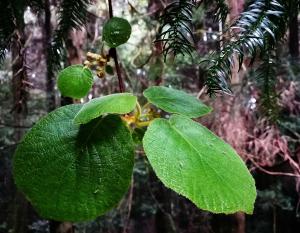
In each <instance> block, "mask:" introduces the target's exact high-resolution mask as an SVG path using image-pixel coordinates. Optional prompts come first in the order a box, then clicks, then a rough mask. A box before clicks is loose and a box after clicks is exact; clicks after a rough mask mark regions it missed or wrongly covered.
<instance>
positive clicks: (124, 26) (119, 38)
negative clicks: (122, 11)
mask: <svg viewBox="0 0 300 233" xmlns="http://www.w3.org/2000/svg"><path fill="white" fill-rule="evenodd" d="M130 34H131V26H130V24H129V22H128V21H127V20H126V19H123V18H119V17H112V18H111V19H109V20H108V21H107V22H106V23H105V24H104V27H103V40H104V41H105V42H106V43H107V45H108V46H109V47H111V48H116V47H118V46H119V45H121V44H124V43H126V42H127V41H128V39H129V37H130Z"/></svg>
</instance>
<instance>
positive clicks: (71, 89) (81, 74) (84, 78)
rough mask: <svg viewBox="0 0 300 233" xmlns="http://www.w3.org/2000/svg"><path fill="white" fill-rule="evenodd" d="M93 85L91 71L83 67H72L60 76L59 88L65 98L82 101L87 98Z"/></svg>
mask: <svg viewBox="0 0 300 233" xmlns="http://www.w3.org/2000/svg"><path fill="white" fill-rule="evenodd" d="M92 85H93V74H92V72H91V70H90V69H89V68H87V67H84V66H82V65H72V66H69V67H67V68H65V69H64V70H62V71H61V72H60V73H59V75H58V80H57V86H58V89H59V91H60V92H61V94H62V95H63V96H67V97H71V98H75V99H80V98H82V97H85V96H86V95H87V94H88V92H89V91H90V89H91V87H92Z"/></svg>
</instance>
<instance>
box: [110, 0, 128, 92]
mask: <svg viewBox="0 0 300 233" xmlns="http://www.w3.org/2000/svg"><path fill="white" fill-rule="evenodd" d="M108 10H109V17H110V18H112V17H113V7H112V2H111V0H108ZM109 56H110V57H112V58H113V59H114V61H115V66H116V71H117V77H118V81H119V89H120V92H121V93H122V92H125V85H124V80H123V78H122V73H121V68H120V65H119V62H118V54H117V50H116V48H111V49H110V50H109Z"/></svg>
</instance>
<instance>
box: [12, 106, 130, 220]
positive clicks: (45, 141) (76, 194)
mask: <svg viewBox="0 0 300 233" xmlns="http://www.w3.org/2000/svg"><path fill="white" fill-rule="evenodd" d="M80 108H81V105H68V106H65V107H62V108H59V109H57V110H55V111H53V112H52V113H50V114H49V115H47V116H46V117H44V118H43V119H42V120H40V121H39V122H38V123H37V124H36V125H35V126H34V127H33V128H32V129H31V131H30V132H29V133H27V135H26V136H25V138H24V140H23V141H22V143H21V144H20V146H19V147H18V148H17V151H16V153H15V156H14V160H13V174H14V178H15V182H16V184H17V186H18V187H19V188H20V189H21V191H23V192H24V194H25V195H26V197H27V198H28V200H29V201H30V202H31V203H32V205H33V206H34V207H35V208H36V209H37V211H38V213H39V214H40V215H41V216H43V217H44V218H49V219H55V220H59V221H84V220H90V219H94V218H96V217H97V216H99V215H101V214H103V213H105V212H106V211H108V210H109V209H111V208H112V207H114V206H115V205H117V203H118V202H119V201H120V199H121V198H122V196H123V195H124V194H125V192H126V191H127V189H128V186H129V183H130V180H131V175H132V169H133V158H134V149H133V142H132V139H131V135H130V133H129V131H128V129H127V127H126V126H125V125H124V124H123V122H122V120H121V119H120V117H119V116H116V115H108V116H106V117H103V118H97V119H94V120H93V121H91V122H90V123H89V124H86V125H80V126H79V125H75V124H73V118H74V116H75V115H76V113H77V112H78V111H79V110H80Z"/></svg>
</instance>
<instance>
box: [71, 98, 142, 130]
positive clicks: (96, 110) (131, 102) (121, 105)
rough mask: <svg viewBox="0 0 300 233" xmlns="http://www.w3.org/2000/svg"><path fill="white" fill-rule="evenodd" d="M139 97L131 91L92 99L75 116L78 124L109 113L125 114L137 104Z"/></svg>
mask: <svg viewBox="0 0 300 233" xmlns="http://www.w3.org/2000/svg"><path fill="white" fill-rule="evenodd" d="M136 101H137V98H136V97H135V96H134V95H132V94H131V93H118V94H112V95H107V96H103V97H99V98H95V99H92V100H90V101H89V102H88V103H86V104H84V105H83V107H82V109H80V111H79V112H78V114H77V115H76V116H75V118H74V122H75V123H77V124H85V123H87V122H89V121H91V120H92V119H94V118H96V117H99V116H101V115H103V114H107V113H116V114H125V113H129V112H131V111H132V110H133V109H134V108H135V106H136Z"/></svg>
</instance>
